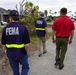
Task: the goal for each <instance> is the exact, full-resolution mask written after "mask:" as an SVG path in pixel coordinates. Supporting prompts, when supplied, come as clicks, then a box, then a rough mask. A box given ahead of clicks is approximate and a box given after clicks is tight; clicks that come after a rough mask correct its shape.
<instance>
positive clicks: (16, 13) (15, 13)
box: [9, 10, 19, 16]
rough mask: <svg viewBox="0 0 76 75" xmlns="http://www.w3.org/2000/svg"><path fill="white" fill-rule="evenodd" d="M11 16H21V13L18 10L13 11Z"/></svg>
mask: <svg viewBox="0 0 76 75" xmlns="http://www.w3.org/2000/svg"><path fill="white" fill-rule="evenodd" d="M9 16H19V13H18V11H16V10H11V11H10V13H9Z"/></svg>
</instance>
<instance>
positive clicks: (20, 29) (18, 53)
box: [1, 10, 30, 75]
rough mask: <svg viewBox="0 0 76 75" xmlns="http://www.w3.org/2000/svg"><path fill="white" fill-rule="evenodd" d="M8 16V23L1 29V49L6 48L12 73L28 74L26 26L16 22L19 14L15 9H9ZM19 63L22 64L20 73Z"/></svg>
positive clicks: (28, 39)
mask: <svg viewBox="0 0 76 75" xmlns="http://www.w3.org/2000/svg"><path fill="white" fill-rule="evenodd" d="M9 16H10V17H9V20H10V23H9V24H8V25H7V26H5V27H4V28H3V31H2V40H1V41H2V46H3V50H6V54H7V57H8V59H9V63H10V66H11V68H12V70H13V75H28V71H29V64H28V55H27V50H29V47H30V38H29V34H28V31H27V28H26V27H25V26H23V25H21V24H20V23H19V22H18V21H19V14H18V12H17V11H16V10H11V11H10V13H9ZM19 64H21V65H22V71H21V74H20V72H19Z"/></svg>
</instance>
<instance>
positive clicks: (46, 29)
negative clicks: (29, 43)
mask: <svg viewBox="0 0 76 75" xmlns="http://www.w3.org/2000/svg"><path fill="white" fill-rule="evenodd" d="M45 32H46V35H47V34H48V27H45Z"/></svg>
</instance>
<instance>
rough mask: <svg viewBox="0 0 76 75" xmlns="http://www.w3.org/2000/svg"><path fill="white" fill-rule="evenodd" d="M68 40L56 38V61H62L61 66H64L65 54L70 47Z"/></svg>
mask: <svg viewBox="0 0 76 75" xmlns="http://www.w3.org/2000/svg"><path fill="white" fill-rule="evenodd" d="M68 40H69V39H68V38H56V58H55V59H56V60H57V59H60V64H61V65H63V62H64V58H65V54H66V51H67V46H68Z"/></svg>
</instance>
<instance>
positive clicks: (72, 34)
mask: <svg viewBox="0 0 76 75" xmlns="http://www.w3.org/2000/svg"><path fill="white" fill-rule="evenodd" d="M73 36H74V30H72V31H71V34H70V39H69V44H71V43H72V39H73Z"/></svg>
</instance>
